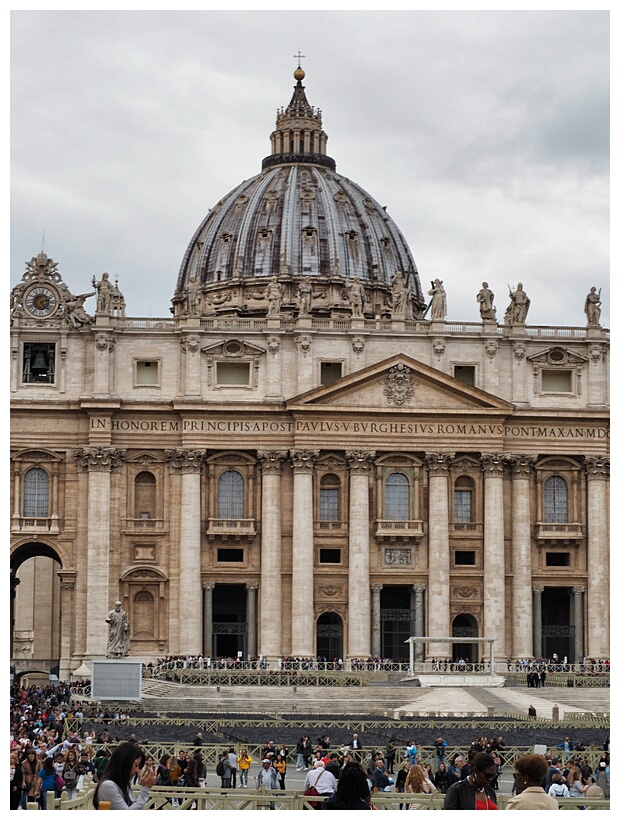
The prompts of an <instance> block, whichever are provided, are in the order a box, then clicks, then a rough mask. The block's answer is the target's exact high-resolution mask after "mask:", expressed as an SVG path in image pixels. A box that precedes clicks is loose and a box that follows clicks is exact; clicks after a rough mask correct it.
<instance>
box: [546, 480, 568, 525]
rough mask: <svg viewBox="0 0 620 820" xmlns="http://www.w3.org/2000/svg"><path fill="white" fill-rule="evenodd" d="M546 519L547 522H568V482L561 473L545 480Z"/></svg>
mask: <svg viewBox="0 0 620 820" xmlns="http://www.w3.org/2000/svg"><path fill="white" fill-rule="evenodd" d="M544 520H545V523H546V524H567V523H568V484H567V483H566V481H565V480H564V479H563V478H562V476H559V475H552V476H551V477H550V478H548V479H547V480H546V481H545V487H544Z"/></svg>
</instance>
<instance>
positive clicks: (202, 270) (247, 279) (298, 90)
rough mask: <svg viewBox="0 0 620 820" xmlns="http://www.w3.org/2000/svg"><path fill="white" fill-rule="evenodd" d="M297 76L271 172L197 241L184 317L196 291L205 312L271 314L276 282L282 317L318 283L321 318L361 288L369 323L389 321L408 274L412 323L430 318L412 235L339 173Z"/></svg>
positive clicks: (344, 306) (183, 273)
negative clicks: (303, 285)
mask: <svg viewBox="0 0 620 820" xmlns="http://www.w3.org/2000/svg"><path fill="white" fill-rule="evenodd" d="M294 76H295V79H296V80H297V83H296V85H295V87H294V91H293V97H292V99H291V101H290V103H289V105H288V106H287V107H286V108H285V109H280V110H278V112H277V117H276V128H275V130H274V132H273V133H272V134H271V154H270V155H269V156H267V157H266V158H265V159H264V160H263V164H262V172H261V173H260V174H258V175H257V176H255V177H253V178H251V179H249V180H246V181H244V182H242V183H241V184H240V185H238V186H237V187H236V188H234V189H233V190H232V191H231V192H230V193H228V194H227V195H226V196H224V197H223V198H222V199H221V200H220V201H219V202H218V203H217V204H216V206H215V207H214V208H212V209H211V210H210V211H209V213H208V215H207V216H206V217H205V219H204V220H203V222H202V224H201V225H200V227H199V228H198V230H197V231H196V233H195V234H194V236H193V237H192V240H191V242H190V244H189V247H188V248H187V251H186V253H185V256H184V258H183V262H182V264H181V269H180V272H179V277H178V281H177V288H176V292H175V296H174V298H173V303H174V304H175V308H174V310H175V312H176V313H177V314H178V313H187V312H188V303H189V302H190V301H191V298H192V297H191V295H190V294H191V291H192V289H193V290H194V291H196V290H199V291H200V293H201V300H202V305H203V308H204V307H205V305H206V309H203V310H201V311H200V312H201V313H205V312H206V313H209V312H213V313H222V312H224V313H227V312H233V311H234V312H235V313H238V314H243V313H248V314H253V313H254V314H261V313H264V312H265V310H266V297H265V290H264V286H265V285H266V284H267V282H266V280H267V279H268V278H271V279H273V278H274V277H275V278H277V281H278V282H279V283H280V284H281V285H282V289H283V292H284V299H283V301H282V310H283V311H285V312H286V310H287V309H290V310H294V308H295V302H294V294H295V293H296V288H297V286H298V283H299V282H300V281H301V280H302V279H303V278H304V277H309V278H310V280H311V282H312V286H313V288H315V293H316V298H313V300H312V309H311V311H310V312H311V313H313V314H317V313H318V314H320V313H325V314H335V315H337V314H338V313H341V314H343V315H346V314H347V312H350V306H349V292H350V288H351V285H352V283H353V282H358V283H361V285H362V286H363V288H364V289H365V299H366V301H365V308H364V311H363V313H364V315H372V316H374V315H376V313H380V314H385V315H389V314H390V311H391V308H392V300H391V288H392V283H393V280H394V277H395V275H396V274H397V272H400V273H402V277H400V274H399V275H398V276H397V278H401V279H402V280H404V282H405V287H406V290H407V297H408V298H407V309H406V316H405V317H404V318H412V319H413V318H420V317H421V316H422V313H423V310H424V307H425V305H424V297H423V295H422V290H421V287H420V282H419V278H418V272H417V269H416V265H415V262H414V259H413V256H412V254H411V251H410V249H409V247H408V245H407V243H406V241H405V239H404V237H403V235H402V234H401V232H400V230H399V229H398V227H397V226H396V224H395V223H394V221H393V220H392V219H391V217H390V216H388V214H387V213H386V210H385V208H383V207H382V206H381V205H380V204H379V203H378V202H377V200H376V199H374V198H373V197H372V196H370V194H368V193H367V192H366V191H365V190H364V189H363V188H361V187H360V186H359V185H358V184H357V183H355V182H352V181H351V180H350V179H347V178H346V177H344V176H342V175H341V174H339V173H337V172H336V163H335V162H334V160H333V159H332V158H331V157H329V156H328V155H327V153H326V146H327V135H326V134H325V132H324V131H323V129H322V115H321V111H320V109H315V108H313V107H312V106H310V105H309V103H308V101H307V99H306V94H305V88H304V86H303V85H302V80H303V78H304V76H305V75H304V72H303V70H302V69H301V68H298V69H297V70H296V71H295V74H294ZM261 287H262V288H263V290H261ZM190 312H191V311H190Z"/></svg>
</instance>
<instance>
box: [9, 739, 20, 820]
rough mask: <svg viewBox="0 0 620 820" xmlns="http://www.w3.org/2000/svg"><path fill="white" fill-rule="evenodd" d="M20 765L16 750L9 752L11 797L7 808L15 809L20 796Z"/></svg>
mask: <svg viewBox="0 0 620 820" xmlns="http://www.w3.org/2000/svg"><path fill="white" fill-rule="evenodd" d="M22 783H23V775H22V767H21V763H20V762H19V758H18V756H17V752H11V799H10V806H9V808H10V809H11V810H12V811H17V809H18V807H19V803H20V800H21V796H22Z"/></svg>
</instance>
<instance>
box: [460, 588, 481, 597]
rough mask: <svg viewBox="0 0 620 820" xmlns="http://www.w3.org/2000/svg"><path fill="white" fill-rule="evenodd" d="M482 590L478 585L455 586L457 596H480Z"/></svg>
mask: <svg viewBox="0 0 620 820" xmlns="http://www.w3.org/2000/svg"><path fill="white" fill-rule="evenodd" d="M479 596H480V590H479V589H478V588H477V587H454V597H455V598H466V599H467V598H478V597H479Z"/></svg>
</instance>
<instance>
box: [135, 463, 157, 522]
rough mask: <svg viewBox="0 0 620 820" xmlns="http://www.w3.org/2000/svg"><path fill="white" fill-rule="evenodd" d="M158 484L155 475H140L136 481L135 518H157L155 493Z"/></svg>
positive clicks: (144, 473)
mask: <svg viewBox="0 0 620 820" xmlns="http://www.w3.org/2000/svg"><path fill="white" fill-rule="evenodd" d="M156 488H157V482H156V481H155V476H154V475H153V473H149V472H146V471H145V472H142V473H138V475H137V476H136V478H135V481H134V518H156V517H157V516H156V515H155V507H156V504H155V491H156Z"/></svg>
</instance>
